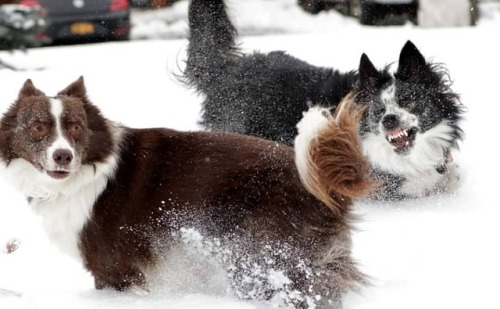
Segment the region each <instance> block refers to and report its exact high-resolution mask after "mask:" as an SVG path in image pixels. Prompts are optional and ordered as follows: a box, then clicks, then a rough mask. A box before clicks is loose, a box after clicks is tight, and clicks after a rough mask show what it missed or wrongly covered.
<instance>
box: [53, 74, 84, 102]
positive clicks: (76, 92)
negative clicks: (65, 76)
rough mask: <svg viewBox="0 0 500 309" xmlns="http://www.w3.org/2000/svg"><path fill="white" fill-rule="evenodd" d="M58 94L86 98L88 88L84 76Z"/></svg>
mask: <svg viewBox="0 0 500 309" xmlns="http://www.w3.org/2000/svg"><path fill="white" fill-rule="evenodd" d="M57 95H66V96H69V97H77V98H80V99H82V100H85V99H86V98H87V90H86V89H85V84H84V82H83V76H80V77H79V78H78V79H77V80H76V81H74V82H73V83H71V84H70V85H69V86H68V87H66V88H65V89H64V90H61V91H59V93H58V94H57Z"/></svg>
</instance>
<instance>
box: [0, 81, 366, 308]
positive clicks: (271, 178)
mask: <svg viewBox="0 0 500 309" xmlns="http://www.w3.org/2000/svg"><path fill="white" fill-rule="evenodd" d="M353 106H354V105H351V104H349V102H347V103H346V108H344V109H343V110H345V111H346V112H343V113H342V112H341V113H339V115H337V116H336V117H337V119H336V120H335V121H333V122H332V123H333V124H334V125H333V126H331V127H329V128H328V130H330V132H328V134H327V135H328V136H329V138H327V140H326V141H324V142H325V143H329V145H330V146H331V147H333V148H334V149H335V151H334V152H335V155H334V156H332V155H331V153H328V160H329V161H328V162H327V163H326V164H323V165H322V163H321V160H322V156H321V154H320V155H316V154H315V153H314V149H313V148H309V147H308V145H309V144H310V143H307V146H306V148H307V149H312V151H307V150H304V151H302V152H300V153H299V154H298V156H303V157H301V158H299V157H298V158H297V162H299V165H300V164H302V165H300V166H301V168H300V173H301V175H300V177H299V173H298V171H297V168H296V165H295V161H294V158H295V157H294V151H293V149H292V148H290V147H287V146H284V145H281V144H278V143H276V142H272V141H268V140H264V139H259V138H255V137H249V136H243V135H237V134H231V133H215V132H178V131H174V130H170V129H163V128H149V129H133V128H128V127H125V126H122V125H119V124H117V123H115V122H112V121H110V120H108V119H106V118H104V116H103V115H102V114H101V112H100V111H99V109H98V108H97V107H96V106H95V105H93V104H92V103H91V102H90V101H89V99H88V97H87V94H86V89H85V86H84V82H83V78H79V79H78V80H77V81H75V82H73V83H72V84H70V85H69V86H68V87H67V88H65V89H64V90H62V91H60V92H59V93H58V94H57V95H56V96H53V97H51V96H47V95H45V94H44V93H43V92H42V91H40V90H38V89H37V88H35V86H34V85H33V83H32V82H31V80H27V81H26V82H25V84H24V86H23V87H22V89H21V91H20V93H19V97H18V99H17V100H16V101H15V102H14V103H13V104H12V105H11V106H10V108H9V109H8V110H7V112H6V113H5V114H4V115H3V117H2V118H1V121H0V163H1V164H0V166H1V168H2V169H3V172H4V174H5V175H6V176H7V179H8V180H10V182H12V183H13V184H14V185H15V186H16V187H17V188H18V189H19V190H21V192H22V193H23V194H24V195H25V196H26V197H27V199H28V202H29V204H30V206H31V207H32V208H33V209H34V210H35V211H36V212H37V213H38V214H40V215H41V217H42V219H43V227H44V229H45V230H46V231H47V233H48V235H49V237H50V239H51V240H52V241H53V242H54V243H55V245H57V246H58V247H59V248H60V249H62V250H63V251H65V252H67V253H69V254H71V255H73V256H74V257H76V258H78V259H81V260H82V262H83V265H84V266H85V267H86V269H88V270H89V271H90V272H91V274H92V275H93V277H94V278H95V286H96V288H98V289H102V288H113V289H116V290H119V291H126V290H132V291H136V292H138V291H143V292H147V291H148V290H149V288H150V283H149V282H148V277H149V276H150V273H148V271H150V270H151V269H155V266H156V265H157V263H159V261H160V260H161V259H162V256H164V255H166V254H168V250H169V249H170V248H171V247H172V246H174V245H176V244H178V243H179V239H177V238H178V235H179V231H180V230H181V228H184V227H194V228H196V229H197V230H198V231H200V233H202V234H203V235H205V236H207V237H212V238H213V239H218V240H219V241H221V242H222V243H227V244H234V243H235V242H236V241H237V242H239V244H240V245H241V244H244V245H241V246H240V248H244V250H240V251H242V252H244V254H247V255H249V256H251V255H253V256H254V258H255V261H259V260H260V259H261V258H262V257H261V256H259V254H261V253H262V252H264V251H263V250H261V248H263V247H266V248H267V249H269V248H271V249H272V250H271V251H272V252H273V254H274V258H275V260H274V262H275V263H274V264H273V265H274V267H276V268H279V270H280V271H282V273H283V274H284V275H285V276H287V277H288V278H289V279H290V282H288V283H287V284H288V285H289V290H290V291H292V290H293V291H295V292H296V294H297V292H298V293H302V295H303V296H304V297H302V298H297V297H295V298H294V299H293V300H291V302H292V303H293V304H294V305H295V306H297V307H303V308H305V307H310V306H311V301H314V302H316V303H317V305H318V306H319V307H321V306H331V305H332V303H333V304H336V303H338V302H339V299H340V298H341V295H342V294H343V293H344V292H345V291H347V290H348V289H351V288H355V287H356V286H358V285H359V284H360V283H363V282H364V281H365V279H364V276H363V274H362V273H361V272H360V271H359V270H358V268H357V266H356V264H355V262H354V261H353V259H352V257H351V235H350V233H351V227H350V219H351V215H350V206H351V204H352V201H353V199H354V198H357V197H360V196H362V195H364V194H365V193H367V191H368V190H369V188H370V186H371V183H370V181H369V177H368V168H367V163H366V161H365V159H364V157H363V156H362V155H361V153H360V151H359V149H360V148H361V147H360V144H359V143H360V141H359V138H358V135H357V130H358V123H359V117H360V113H359V112H356V109H355V107H353ZM315 140H317V141H320V140H319V139H316V137H315ZM320 142H323V141H320ZM331 147H330V148H329V149H331ZM318 167H319V168H321V169H322V171H321V173H320V172H318ZM301 178H302V179H304V183H305V184H306V186H307V190H306V189H305V188H304V186H303V185H302V183H301ZM311 179H313V181H310V180H311ZM325 184H328V186H327V185H325ZM308 190H309V191H310V192H312V193H313V194H311V193H309V191H308ZM315 196H317V197H318V198H316V197H315ZM284 247H286V248H289V249H290V250H289V251H288V252H289V253H290V254H288V255H286V256H284V253H282V252H284V251H280V250H281V249H282V248H284ZM236 251H237V250H236ZM236 251H235V252H236ZM242 252H240V253H242ZM280 252H281V253H280ZM298 260H300V262H301V264H300V265H302V267H298V265H299V264H297V263H298V262H297V261H298ZM266 261H268V260H266ZM304 267H307V268H308V269H309V270H310V272H308V273H307V274H308V275H307V276H306V275H304V272H301V271H303V269H304ZM233 278H234V279H235V280H236V279H237V278H242V276H237V275H236V276H233ZM235 286H238V283H236V284H235ZM265 296H266V297H267V298H270V297H272V296H273V294H272V291H271V292H269V291H268V292H267V294H265Z"/></svg>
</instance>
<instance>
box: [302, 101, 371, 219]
mask: <svg viewBox="0 0 500 309" xmlns="http://www.w3.org/2000/svg"><path fill="white" fill-rule="evenodd" d="M363 110H364V108H363V107H361V106H359V105H357V104H356V103H355V102H354V97H353V96H352V95H349V96H347V97H346V98H345V99H343V101H342V102H341V103H340V105H339V106H338V108H337V111H336V112H335V114H334V115H331V113H330V110H329V109H327V108H323V107H311V108H310V109H309V110H308V111H307V112H305V113H304V117H303V118H302V120H301V121H300V122H299V123H298V124H297V128H298V131H299V134H298V135H297V137H296V139H295V162H296V165H297V169H298V171H299V175H300V179H301V180H302V183H303V185H304V187H305V188H306V189H307V190H308V191H309V192H310V193H311V194H313V195H314V196H316V198H318V199H319V200H321V201H322V202H323V203H325V204H326V205H327V206H328V207H330V208H331V209H332V210H333V211H334V212H336V213H339V214H342V213H343V212H345V211H346V210H347V209H345V207H346V206H348V205H350V204H351V203H352V199H356V198H360V197H363V196H365V195H366V194H368V193H369V192H370V190H371V189H372V187H373V184H372V182H371V181H370V177H369V168H368V161H367V160H366V158H365V157H364V156H363V154H362V151H361V140H360V137H359V132H358V130H359V123H360V120H361V116H362V114H363Z"/></svg>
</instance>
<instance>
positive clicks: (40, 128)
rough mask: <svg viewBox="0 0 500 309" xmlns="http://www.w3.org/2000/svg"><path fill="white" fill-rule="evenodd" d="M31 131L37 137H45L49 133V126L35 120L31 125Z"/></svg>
mask: <svg viewBox="0 0 500 309" xmlns="http://www.w3.org/2000/svg"><path fill="white" fill-rule="evenodd" d="M30 131H31V133H32V134H33V135H34V136H35V137H40V138H41V137H44V136H45V135H47V134H48V133H49V126H48V125H47V124H46V123H43V122H40V121H35V122H33V123H32V124H31V126H30Z"/></svg>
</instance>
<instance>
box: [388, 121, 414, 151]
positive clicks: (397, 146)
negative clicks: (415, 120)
mask: <svg viewBox="0 0 500 309" xmlns="http://www.w3.org/2000/svg"><path fill="white" fill-rule="evenodd" d="M417 131H418V129H417V127H411V128H407V129H403V128H397V129H395V130H392V131H390V132H389V133H388V134H387V135H386V137H385V138H386V139H387V141H388V142H389V143H390V144H391V145H392V147H394V151H395V152H396V153H398V154H405V153H406V152H407V151H408V150H409V149H410V148H411V147H413V144H414V142H415V137H416V136H417Z"/></svg>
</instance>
